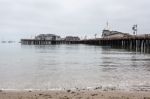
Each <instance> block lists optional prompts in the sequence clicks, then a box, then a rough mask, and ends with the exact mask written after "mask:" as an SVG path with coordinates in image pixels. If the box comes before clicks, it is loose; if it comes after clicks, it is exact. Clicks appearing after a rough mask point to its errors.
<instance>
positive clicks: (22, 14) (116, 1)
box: [0, 0, 150, 40]
mask: <svg viewBox="0 0 150 99" xmlns="http://www.w3.org/2000/svg"><path fill="white" fill-rule="evenodd" d="M149 10H150V0H0V39H1V40H7V39H15V38H16V39H20V38H27V37H28V38H31V36H32V37H33V36H35V35H37V34H40V33H54V34H58V35H60V36H65V35H78V36H82V37H84V36H85V35H87V37H90V36H91V37H92V36H93V37H94V34H95V33H97V34H98V36H100V35H101V32H102V30H103V29H104V28H105V27H106V22H107V21H108V22H109V25H110V28H111V30H118V31H122V32H127V33H132V29H131V27H132V25H133V24H138V28H139V30H138V33H140V34H141V33H150V28H149V26H150V12H149Z"/></svg>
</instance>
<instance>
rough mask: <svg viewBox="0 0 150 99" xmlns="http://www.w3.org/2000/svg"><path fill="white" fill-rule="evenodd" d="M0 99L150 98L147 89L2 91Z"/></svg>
mask: <svg viewBox="0 0 150 99" xmlns="http://www.w3.org/2000/svg"><path fill="white" fill-rule="evenodd" d="M0 99H150V92H147V91H99V90H76V91H72V90H66V91H2V90H1V91H0Z"/></svg>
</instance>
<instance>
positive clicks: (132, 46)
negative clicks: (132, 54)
mask: <svg viewBox="0 0 150 99" xmlns="http://www.w3.org/2000/svg"><path fill="white" fill-rule="evenodd" d="M81 43H82V44H89V45H100V46H110V47H112V48H122V49H127V50H130V51H136V52H144V53H150V37H149V36H148V35H145V36H144V37H142V36H133V37H129V38H99V39H90V40H82V41H81Z"/></svg>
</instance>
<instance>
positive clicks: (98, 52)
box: [0, 43, 150, 90]
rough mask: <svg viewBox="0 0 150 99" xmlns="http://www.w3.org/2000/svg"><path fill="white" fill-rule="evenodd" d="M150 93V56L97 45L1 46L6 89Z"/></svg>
mask: <svg viewBox="0 0 150 99" xmlns="http://www.w3.org/2000/svg"><path fill="white" fill-rule="evenodd" d="M96 87H99V88H101V89H102V90H106V89H111V90H112V89H113V90H150V54H142V53H139V52H133V51H128V50H125V49H115V48H111V47H108V46H105V47H104V46H103V47H102V46H94V45H83V44H74V45H21V44H20V43H10V44H9V43H0V89H3V90H29V89H30V90H63V89H74V88H79V89H88V88H89V89H90V88H91V89H92V88H96Z"/></svg>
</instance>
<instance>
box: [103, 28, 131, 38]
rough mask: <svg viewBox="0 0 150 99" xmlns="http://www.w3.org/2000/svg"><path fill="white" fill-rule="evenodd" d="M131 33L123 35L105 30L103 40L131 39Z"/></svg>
mask: <svg viewBox="0 0 150 99" xmlns="http://www.w3.org/2000/svg"><path fill="white" fill-rule="evenodd" d="M131 36H132V35H130V34H129V33H122V32H118V31H110V30H106V29H104V30H103V32H102V38H120V37H121V38H122V37H131Z"/></svg>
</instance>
